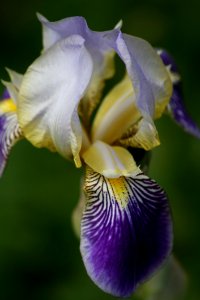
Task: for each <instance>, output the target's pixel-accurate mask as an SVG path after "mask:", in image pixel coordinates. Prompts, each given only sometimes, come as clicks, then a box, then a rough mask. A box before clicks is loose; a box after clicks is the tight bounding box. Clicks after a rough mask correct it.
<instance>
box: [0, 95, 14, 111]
mask: <svg viewBox="0 0 200 300" xmlns="http://www.w3.org/2000/svg"><path fill="white" fill-rule="evenodd" d="M15 111H16V105H15V103H14V102H13V100H12V99H11V98H9V99H5V100H2V101H1V102H0V112H2V113H3V114H6V113H9V112H15Z"/></svg>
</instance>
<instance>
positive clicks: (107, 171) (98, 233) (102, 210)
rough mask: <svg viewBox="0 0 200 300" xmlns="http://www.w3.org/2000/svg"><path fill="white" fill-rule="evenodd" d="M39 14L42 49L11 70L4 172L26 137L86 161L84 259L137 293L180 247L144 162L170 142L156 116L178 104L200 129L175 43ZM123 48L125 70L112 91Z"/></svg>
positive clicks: (3, 122)
mask: <svg viewBox="0 0 200 300" xmlns="http://www.w3.org/2000/svg"><path fill="white" fill-rule="evenodd" d="M39 20H40V21H41V23H42V26H43V46H44V47H43V51H42V54H41V56H40V57H39V58H37V59H36V60H35V61H34V62H33V63H32V64H31V65H30V66H29V68H28V69H27V71H26V73H25V74H24V75H21V74H18V73H16V72H14V71H11V70H8V73H9V75H10V78H11V82H4V84H5V86H6V88H7V89H6V92H5V94H4V95H3V99H2V100H1V101H0V173H3V169H4V167H5V163H6V159H7V157H8V154H9V151H10V148H11V147H12V146H13V145H14V143H15V142H16V141H18V140H19V139H20V138H22V137H24V138H26V139H27V140H29V141H30V142H31V143H32V144H33V145H34V146H36V147H46V148H48V149H49V150H51V151H56V152H58V153H60V154H61V155H62V156H63V157H64V158H66V159H70V160H74V162H75V165H76V167H81V166H84V167H86V175H85V178H84V179H83V182H82V183H81V190H82V192H81V197H80V198H81V199H80V203H79V205H78V208H77V209H76V210H75V213H74V221H75V226H76V229H77V231H79V228H81V230H80V239H81V245H80V250H81V254H82V258H83V262H84V264H85V267H86V270H87V272H88V274H89V276H90V277H91V279H92V280H93V281H94V282H95V283H96V284H97V285H98V286H99V287H100V288H101V289H103V290H104V291H105V292H108V293H110V294H113V295H115V296H121V297H126V296H130V295H131V293H133V291H134V290H135V289H136V288H137V286H138V285H139V284H140V283H142V282H143V281H145V280H147V279H148V278H149V277H150V276H151V275H152V274H153V273H154V272H155V271H156V270H157V269H158V268H159V267H160V266H161V265H162V264H163V263H164V261H165V260H166V259H167V257H168V256H169V254H170V253H171V249H172V235H173V234H172V221H171V215H170V208H169V204H168V200H167V196H166V194H165V192H164V191H163V189H162V188H161V187H159V185H158V184H157V183H156V182H155V181H154V180H152V179H150V178H149V177H148V176H147V175H146V174H145V173H144V168H143V166H142V163H143V159H144V158H145V157H146V154H147V151H149V150H151V149H153V148H154V147H156V146H158V145H159V143H160V142H159V137H158V133H157V130H156V127H155V125H154V119H157V118H159V117H161V116H162V114H163V113H164V111H166V110H168V111H169V110H170V111H171V115H172V116H173V118H174V119H175V120H176V121H177V122H178V123H179V124H180V125H181V126H182V127H184V129H186V130H187V131H189V132H191V133H192V134H194V135H196V136H198V137H199V129H198V127H197V126H196V125H195V124H194V122H193V121H192V120H191V119H190V118H189V117H188V116H187V114H186V111H185V109H184V106H183V104H182V101H181V96H180V93H179V92H178V91H177V85H178V81H179V76H178V74H177V70H176V69H174V67H173V64H172V59H171V58H170V57H169V55H168V54H167V53H166V52H165V51H163V50H158V51H157V52H156V50H155V49H153V48H152V47H151V46H150V45H149V44H148V43H147V42H146V41H144V40H142V39H139V38H137V37H133V36H129V35H126V34H123V33H122V32H121V30H120V25H119V24H118V25H117V26H116V27H115V28H114V29H113V30H111V31H105V32H94V31H91V30H90V29H89V28H88V26H87V23H86V21H85V20H84V19H83V18H81V17H72V18H67V19H64V20H61V21H58V22H49V21H48V20H47V19H45V18H44V17H43V16H41V15H39ZM115 53H116V54H117V55H118V56H119V57H120V59H121V60H122V62H123V63H124V65H125V67H126V72H125V76H124V78H123V79H122V81H121V82H119V83H118V84H117V85H116V86H114V87H113V89H111V90H110V92H109V93H108V94H107V95H106V96H105V97H104V99H103V100H102V91H103V87H104V85H105V80H106V79H109V78H111V77H112V76H113V74H114V54H115ZM166 57H167V59H166ZM170 99H171V100H170ZM138 154H139V158H138ZM80 219H81V221H80ZM80 222H81V225H80Z"/></svg>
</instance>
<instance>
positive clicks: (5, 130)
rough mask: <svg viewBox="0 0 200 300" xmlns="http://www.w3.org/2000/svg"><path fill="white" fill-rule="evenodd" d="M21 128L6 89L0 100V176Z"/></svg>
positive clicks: (18, 137)
mask: <svg viewBox="0 0 200 300" xmlns="http://www.w3.org/2000/svg"><path fill="white" fill-rule="evenodd" d="M21 134H22V133H21V129H20V127H19V124H18V121H17V114H16V110H15V104H14V102H13V100H12V99H10V95H9V93H8V91H7V90H5V91H4V93H3V99H1V100H0V177H1V176H2V174H3V171H4V168H5V166H6V162H7V159H8V156H9V153H10V150H11V148H12V146H13V145H14V144H15V143H16V142H17V141H18V140H19V139H20V137H21Z"/></svg>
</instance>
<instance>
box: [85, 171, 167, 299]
mask: <svg viewBox="0 0 200 300" xmlns="http://www.w3.org/2000/svg"><path fill="white" fill-rule="evenodd" d="M113 180H114V181H113ZM115 180H116V181H115ZM117 181H119V182H118V183H119V186H116V185H117V184H118V183H117ZM85 190H86V195H87V202H86V208H85V211H84V213H83V218H82V223H81V254H82V257H83V261H84V264H85V267H86V269H87V272H88V274H89V276H90V277H91V278H92V280H93V281H94V282H95V283H96V284H97V285H98V286H99V287H100V288H101V289H102V290H104V291H105V292H108V293H110V294H112V295H115V296H119V297H128V296H130V295H131V294H132V293H133V291H134V290H135V289H136V287H137V286H138V284H139V283H142V282H143V281H144V280H146V279H147V278H148V277H149V276H150V275H151V274H152V273H153V272H154V271H155V270H156V269H157V268H158V267H159V266H160V265H161V264H162V263H163V262H164V260H165V259H166V257H167V256H168V255H169V253H170V252H171V248H172V223H171V217H170V210H169V206H168V202H167V197H166V194H165V193H164V191H163V190H162V189H161V188H160V187H159V186H158V185H157V184H156V182H155V181H153V180H151V179H149V178H148V177H147V176H146V175H144V174H143V173H141V174H138V175H136V176H132V177H120V178H119V179H108V178H105V177H103V176H102V175H100V174H98V173H95V172H93V171H89V172H88V175H87V178H86V189H85Z"/></svg>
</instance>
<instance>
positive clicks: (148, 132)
mask: <svg viewBox="0 0 200 300" xmlns="http://www.w3.org/2000/svg"><path fill="white" fill-rule="evenodd" d="M136 127H137V128H135V130H134V128H132V131H131V130H130V132H128V131H127V135H126V134H125V135H124V136H123V137H122V138H121V139H120V140H119V143H120V145H122V146H125V147H129V146H130V147H136V148H142V149H144V150H146V151H148V150H151V149H153V148H154V147H157V146H159V145H160V140H159V136H158V132H157V130H156V128H155V126H154V124H153V123H152V122H149V121H147V120H145V119H141V120H140V122H139V123H138V124H137V126H136Z"/></svg>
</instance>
